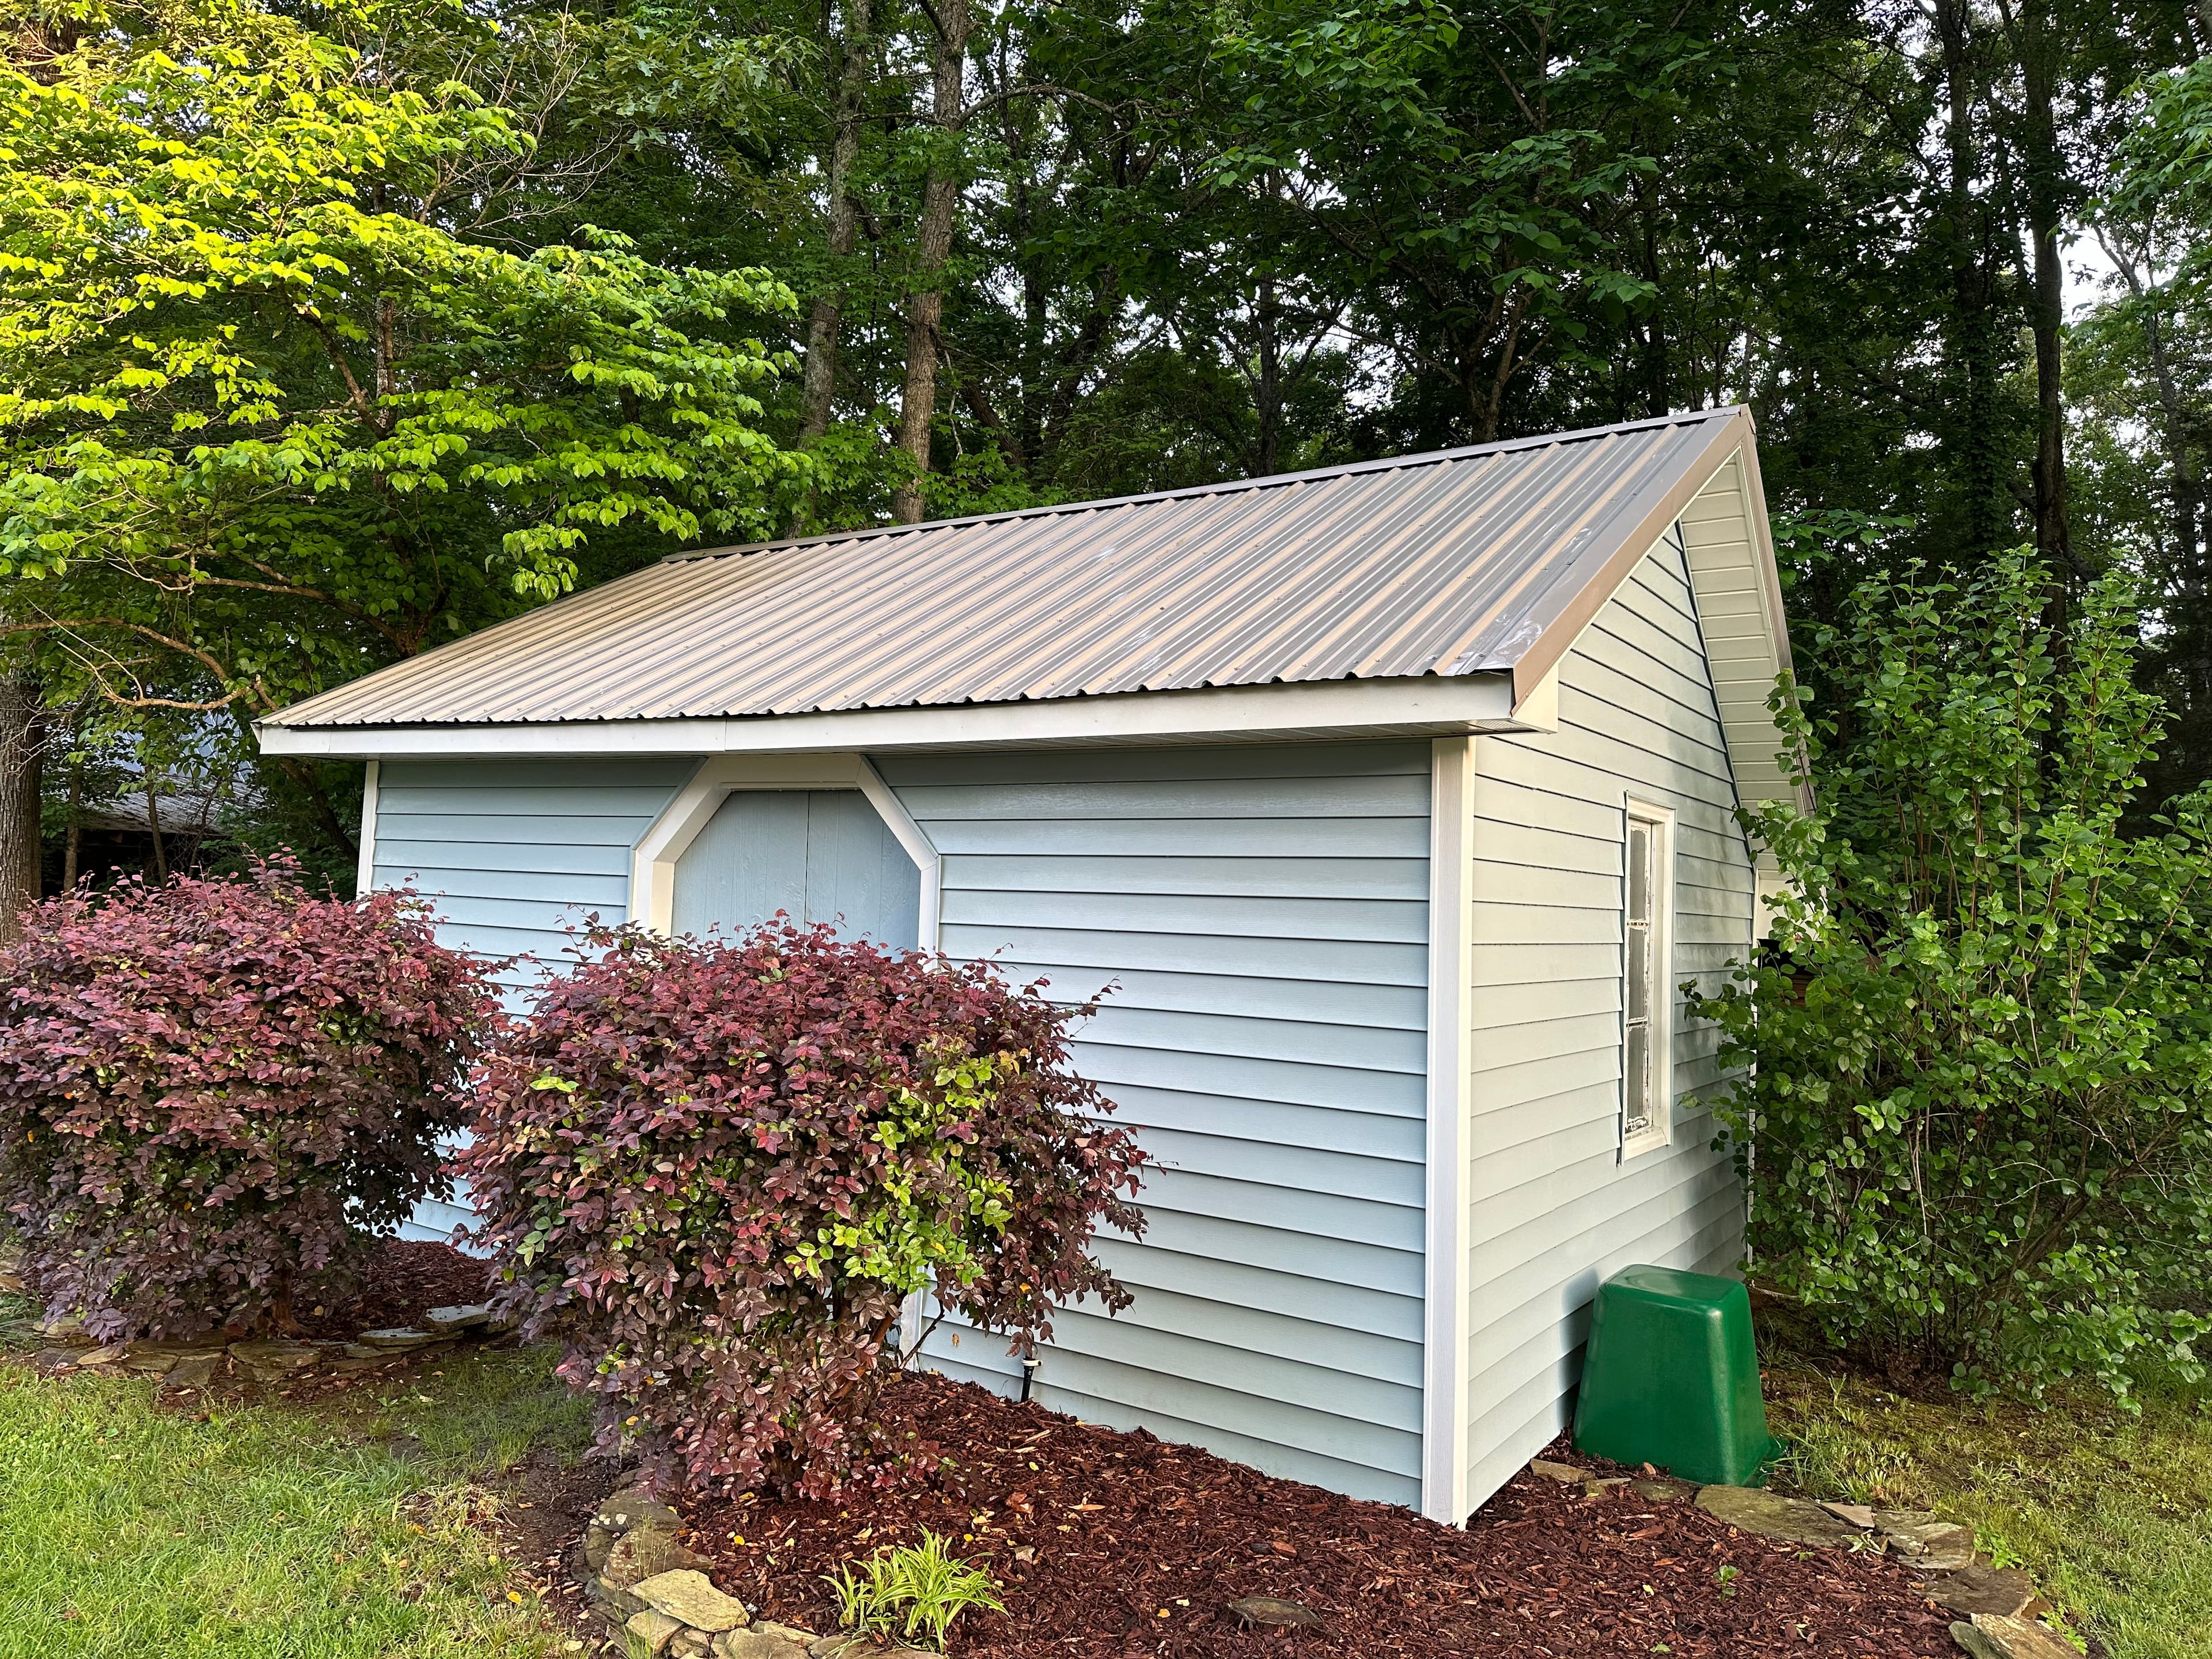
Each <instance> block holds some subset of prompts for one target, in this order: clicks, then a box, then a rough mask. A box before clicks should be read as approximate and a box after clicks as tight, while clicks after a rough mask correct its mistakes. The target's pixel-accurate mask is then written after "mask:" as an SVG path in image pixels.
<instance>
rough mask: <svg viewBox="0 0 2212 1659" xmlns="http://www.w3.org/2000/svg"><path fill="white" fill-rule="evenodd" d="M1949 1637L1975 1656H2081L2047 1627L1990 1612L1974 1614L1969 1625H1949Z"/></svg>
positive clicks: (1988, 1658)
mask: <svg viewBox="0 0 2212 1659" xmlns="http://www.w3.org/2000/svg"><path fill="white" fill-rule="evenodd" d="M1962 1631H1963V1632H1966V1634H1965V1635H1963V1636H1962V1635H1961V1634H1960V1632H1962ZM1951 1639H1952V1640H1953V1641H1954V1642H1956V1643H1958V1644H1959V1645H1960V1647H1962V1648H1966V1651H1967V1652H1969V1653H1972V1654H1975V1656H1976V1659H2081V1655H2080V1654H2079V1653H2078V1652H2076V1651H2075V1649H2074V1647H2073V1644H2070V1643H2069V1642H2068V1641H2067V1640H2066V1639H2065V1638H2063V1637H2062V1636H2060V1635H2059V1634H2058V1633H2057V1632H2055V1631H2053V1630H2051V1629H2050V1628H2049V1627H2048V1626H2043V1625H2039V1624H2037V1623H2036V1622H2035V1621H2034V1620H2032V1619H2007V1618H2005V1617H2003V1616H2002V1614H1999V1613H1976V1614H1975V1615H1974V1618H1973V1622H1972V1624H1960V1625H1954V1626H1951ZM1970 1640H1972V1641H1978V1642H1980V1643H1981V1644H1983V1647H1982V1649H1981V1650H1979V1651H1978V1650H1976V1649H1975V1648H1973V1647H1972V1646H1969V1645H1968V1643H1969V1641H1970Z"/></svg>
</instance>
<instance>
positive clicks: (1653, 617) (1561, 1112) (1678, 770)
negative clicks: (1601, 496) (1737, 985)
mask: <svg viewBox="0 0 2212 1659" xmlns="http://www.w3.org/2000/svg"><path fill="white" fill-rule="evenodd" d="M1559 717H1560V725H1559V731H1558V732H1553V733H1545V734H1536V735H1529V736H1515V737H1484V738H1477V739H1476V740H1475V805H1474V812H1475V822H1474V834H1473V860H1474V863H1473V868H1472V871H1471V872H1470V874H1471V883H1472V893H1471V905H1472V914H1471V918H1470V921H1471V927H1472V935H1473V941H1474V942H1473V946H1472V954H1473V960H1474V1030H1473V1032H1472V1034H1471V1037H1472V1041H1471V1044H1470V1048H1471V1060H1470V1065H1471V1066H1472V1070H1473V1078H1472V1082H1473V1090H1474V1121H1473V1141H1472V1146H1471V1148H1470V1163H1469V1170H1468V1174H1469V1181H1470V1194H1469V1213H1470V1216H1471V1219H1472V1233H1471V1237H1470V1238H1469V1241H1468V1251H1469V1254H1468V1272H1469V1285H1468V1296H1469V1346H1468V1366H1469V1375H1470V1377H1471V1387H1470V1390H1469V1393H1470V1396H1471V1402H1470V1408H1471V1417H1472V1422H1471V1425H1470V1435H1469V1458H1470V1468H1469V1480H1470V1492H1471V1497H1472V1499H1473V1501H1474V1502H1475V1503H1478V1504H1479V1503H1480V1502H1481V1501H1482V1500H1483V1499H1484V1498H1487V1497H1488V1496H1489V1495H1490V1493H1492V1492H1494V1491H1496V1490H1497V1488H1498V1486H1500V1485H1502V1484H1503V1483H1504V1480H1506V1479H1507V1478H1509V1477H1510V1475H1511V1474H1512V1473H1513V1471H1514V1470H1516V1468H1519V1467H1520V1466H1521V1465H1522V1463H1523V1462H1525V1461H1526V1460H1527V1459H1528V1457H1529V1456H1530V1455H1532V1454H1533V1453H1534V1452H1535V1451H1536V1450H1538V1449H1540V1448H1541V1447H1542V1446H1543V1445H1544V1444H1545V1443H1546V1442H1547V1441H1548V1440H1550V1439H1551V1437H1553V1435H1554V1434H1556V1433H1557V1432H1558V1431H1559V1430H1560V1428H1562V1427H1563V1426H1564V1425H1565V1423H1566V1421H1567V1419H1568V1414H1569V1413H1570V1411H1571V1406H1572V1393H1573V1389H1574V1386H1575V1383H1576V1382H1577V1378H1578V1377H1579V1376H1580V1372H1581V1364H1582V1345H1583V1339H1584V1336H1585V1335H1586V1334H1587V1331H1588V1324H1589V1303H1590V1298H1591V1297H1592V1295H1593V1293H1594V1292H1595V1290H1596V1287H1597V1285H1599V1283H1600V1282H1601V1281H1602V1280H1603V1279H1605V1278H1606V1277H1607V1275H1609V1274H1611V1273H1614V1272H1616V1271H1617V1270H1618V1269H1620V1268H1621V1267H1626V1266H1628V1265H1630V1264H1631V1263H1635V1262H1654V1263H1658V1264H1660V1265H1662V1266H1668V1267H1689V1268H1694V1269H1699V1270H1702V1271H1705V1272H1721V1271H1724V1270H1726V1269H1728V1268H1729V1267H1732V1266H1734V1265H1735V1261H1736V1260H1737V1256H1738V1254H1739V1251H1740V1249H1741V1237H1742V1212H1741V1194H1740V1192H1739V1190H1738V1188H1737V1183H1736V1182H1735V1177H1734V1175H1733V1173H1732V1171H1731V1170H1730V1168H1729V1164H1728V1162H1727V1160H1726V1158H1724V1157H1723V1155H1721V1154H1718V1153H1716V1152H1713V1151H1712V1150H1711V1142H1712V1139H1713V1135H1714V1122H1713V1118H1712V1113H1711V1105H1710V1103H1709V1098H1708V1097H1710V1095H1711V1093H1712V1091H1713V1090H1714V1089H1715V1087H1716V1086H1717V1084H1718V1083H1719V1082H1720V1073H1719V1071H1718V1068H1717V1066H1716V1064H1715V1060H1714V1053H1715V1048H1716V1046H1717V1045H1716V1041H1715V1036H1714V1033H1713V1032H1712V1030H1711V1029H1710V1028H1709V1027H1701V1026H1699V1025H1696V1024H1692V1022H1691V1021H1690V1020H1689V1018H1688V1017H1687V1014H1686V1012H1684V1009H1683V1005H1682V1003H1681V1000H1680V997H1679V995H1677V996H1675V997H1674V1094H1675V1101H1674V1115H1673V1124H1674V1133H1673V1139H1672V1141H1671V1143H1670V1144H1669V1145H1668V1146H1667V1147H1666V1148H1665V1149H1664V1150H1662V1151H1654V1152H1644V1153H1643V1154H1641V1155H1639V1156H1638V1157H1635V1158H1629V1159H1627V1160H1626V1161H1624V1160H1623V1159H1622V1158H1621V1156H1620V1041H1621V1038H1620V1031H1621V1025H1620V1020H1621V982H1620V975H1621V963H1622V957H1621V941H1622V930H1623V921H1622V913H1621V903H1622V895H1621V871H1622V869H1623V867H1624V866H1623V848H1622V836H1623V818H1624V803H1625V801H1626V798H1627V797H1628V796H1630V795H1634V796H1635V797H1636V798H1638V799H1642V800H1647V801H1650V802H1653V803H1655V804H1657V805H1666V806H1671V807H1673V808H1674V811H1675V812H1676V813H1677V814H1678V817H1677V823H1676V829H1675V858H1674V899H1675V904H1674V948H1673V953H1672V954H1673V960H1672V963H1671V971H1670V972H1669V974H1668V978H1667V983H1668V987H1670V988H1671V987H1678V986H1680V984H1681V983H1682V981H1685V980H1692V979H1694V980H1697V981H1699V982H1700V983H1701V984H1703V985H1704V986H1705V987H1707V988H1713V987H1717V985H1718V984H1719V983H1720V982H1721V981H1722V980H1723V978H1724V977H1725V973H1726V966H1727V963H1729V960H1730V958H1732V957H1736V958H1741V957H1744V956H1746V955H1747V953H1748V951H1750V949H1751V945H1752V931H1753V921H1752V918H1753V867H1752V860H1751V856H1750V853H1749V850H1748V848H1747V846H1746V844H1745V842H1744V839H1743V836H1742V834H1741V831H1740V830H1738V829H1737V828H1736V826H1735V823H1734V821H1733V819H1732V817H1731V813H1732V811H1733V809H1734V807H1735V785H1734V782H1733V773H1732V770H1731V767H1730V762H1729V754H1728V750H1727V748H1726V745H1725V744H1724V742H1723V733H1722V730H1721V725H1720V720H1719V714H1718V710H1717V706H1716V703H1715V700H1714V696H1713V689H1712V681H1711V673H1710V671H1709V668H1708V665H1707V661H1706V658H1705V647H1704V643H1703V641H1702V640H1701V638H1700V636H1699V626H1698V617H1697V606H1696V601H1695V599H1694V597H1693V595H1692V589H1691V586H1690V582H1689V579H1688V572H1687V570H1686V568H1685V564H1684V561H1683V556H1682V552H1681V550H1680V548H1679V547H1678V546H1677V545H1675V544H1674V542H1673V541H1672V540H1671V539H1669V540H1668V541H1664V542H1662V544H1660V545H1659V546H1658V547H1657V548H1656V549H1655V550H1653V552H1652V553H1651V555H1650V556H1649V557H1648V558H1646V559H1645V560H1644V562H1643V563H1642V564H1641V565H1639V566H1638V568H1637V570H1636V571H1635V573H1634V574H1632V577H1631V578H1630V579H1629V580H1628V581H1627V582H1626V584H1625V585H1624V586H1622V588H1621V589H1620V592H1618V593H1617V594H1616V595H1615V596H1614V597H1613V599H1611V600H1610V601H1608V602H1607V605H1606V606H1605V607H1604V608H1603V609H1602V610H1601V611H1600V612H1599V613H1598V615H1597V617H1595V619H1594V620H1593V622H1592V623H1591V624H1590V626H1589V629H1587V630H1586V631H1585V633H1584V634H1583V637H1582V639H1581V640H1580V641H1578V642H1577V646H1576V647H1575V649H1574V650H1573V652H1571V653H1570V654H1569V655H1568V657H1567V658H1566V659H1565V661H1563V662H1562V664H1561V665H1560V668H1559Z"/></svg>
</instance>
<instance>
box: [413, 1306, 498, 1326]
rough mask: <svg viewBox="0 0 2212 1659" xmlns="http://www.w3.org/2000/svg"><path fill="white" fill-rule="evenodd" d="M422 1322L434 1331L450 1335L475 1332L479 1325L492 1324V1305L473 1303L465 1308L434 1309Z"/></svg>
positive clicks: (423, 1317) (425, 1315) (424, 1316)
mask: <svg viewBox="0 0 2212 1659" xmlns="http://www.w3.org/2000/svg"><path fill="white" fill-rule="evenodd" d="M422 1322H423V1323H424V1324H425V1325H428V1327H429V1328H431V1329H432V1330H434V1331H439V1332H444V1333H448V1334H450V1333H452V1332H454V1331H468V1330H474V1329H475V1328H477V1326H479V1325H489V1323H491V1304H489V1302H472V1303H470V1304H468V1305H466V1306H465V1307H459V1308H433V1309H431V1310H430V1311H429V1312H428V1313H426V1314H424V1315H423V1316H422Z"/></svg>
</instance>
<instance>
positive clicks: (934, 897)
mask: <svg viewBox="0 0 2212 1659" xmlns="http://www.w3.org/2000/svg"><path fill="white" fill-rule="evenodd" d="M739 789H857V790H859V791H860V793H862V794H863V795H865V796H866V797H867V800H868V805H871V806H872V807H874V808H875V809H876V813H877V816H878V817H881V818H882V819H883V821H884V824H885V825H886V826H888V827H889V829H890V832H891V834H892V835H893V836H896V838H897V840H898V844H899V845H900V846H901V847H902V848H904V849H905V851H906V855H907V856H908V858H910V859H912V860H914V863H915V869H917V870H918V871H920V872H921V915H920V916H919V917H918V918H917V920H916V922H915V941H916V942H917V943H918V944H919V945H921V948H922V949H923V950H925V951H934V950H935V949H937V940H938V928H939V890H940V888H941V886H942V881H943V870H944V860H942V859H940V858H939V856H938V852H937V848H936V847H935V845H934V844H933V842H931V841H930V839H929V837H928V836H927V835H925V834H924V833H923V832H922V828H921V825H920V824H918V823H915V821H914V818H913V817H912V816H911V815H910V814H909V813H908V811H907V810H906V807H905V805H904V804H903V803H902V802H901V801H900V799H899V798H898V797H897V796H896V795H895V794H893V793H891V790H890V786H889V785H888V784H886V783H885V782H884V781H883V779H882V778H881V777H879V776H878V775H877V773H876V769H875V768H874V767H872V766H871V765H869V764H868V763H867V761H866V758H865V757H861V756H860V755H818V754H817V755H769V756H757V755H714V756H710V757H708V758H707V759H706V760H704V761H702V763H700V765H699V769H698V770H697V771H696V772H694V773H693V774H692V775H691V781H690V782H689V783H686V784H685V785H684V787H683V788H682V789H680V790H678V792H677V794H676V799H674V800H671V802H669V803H668V805H666V806H665V807H664V808H662V809H661V813H660V816H659V817H657V818H655V819H654V820H653V825H652V827H651V828H650V829H647V831H646V832H645V834H644V835H642V836H640V837H638V842H637V845H636V847H635V848H633V849H632V850H631V853H630V864H629V917H630V920H631V921H637V922H642V923H643V924H644V925H645V926H646V927H649V928H651V929H652V930H653V932H654V933H668V932H670V931H671V929H672V928H673V927H674V926H675V920H676V866H677V863H678V860H680V859H682V858H683V856H684V852H685V850H686V849H687V848H690V845H691V843H692V842H695V841H696V840H697V839H698V838H699V836H700V833H701V832H702V830H704V829H706V827H707V826H708V823H712V822H713V820H714V814H715V813H716V812H718V811H720V810H721V805H722V802H723V801H724V800H725V799H727V798H728V797H729V796H730V795H731V794H732V793H734V792H735V791H737V790H739Z"/></svg>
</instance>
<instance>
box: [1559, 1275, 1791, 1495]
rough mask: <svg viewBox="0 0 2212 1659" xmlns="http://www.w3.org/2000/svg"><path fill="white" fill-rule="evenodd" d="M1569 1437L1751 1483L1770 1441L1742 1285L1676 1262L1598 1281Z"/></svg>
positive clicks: (1583, 1446) (1702, 1480)
mask: <svg viewBox="0 0 2212 1659" xmlns="http://www.w3.org/2000/svg"><path fill="white" fill-rule="evenodd" d="M1575 1446H1576V1449H1577V1450H1580V1451H1586V1452H1588V1453H1589V1454H1590V1455H1592V1456H1595V1457H1610V1458H1612V1459H1613V1461H1614V1462H1618V1463H1650V1464H1652V1465H1654V1466H1655V1467H1656V1468H1662V1469H1668V1470H1671V1471H1673V1472H1674V1474H1676V1475H1678V1476H1680V1478H1681V1479H1683V1480H1695V1481H1697V1482H1699V1484H1700V1485H1703V1486H1751V1485H1753V1484H1754V1483H1755V1482H1756V1481H1757V1480H1758V1479H1759V1468H1760V1467H1761V1466H1762V1465H1763V1464H1765V1462H1766V1461H1767V1460H1768V1459H1769V1458H1770V1457H1771V1456H1772V1455H1773V1454H1774V1450H1775V1445H1774V1442H1773V1441H1772V1440H1771V1439H1770V1438H1769V1437H1768V1436H1767V1432H1766V1402H1765V1401H1764V1400H1762V1399H1761V1398H1760V1397H1759V1350H1758V1347H1757V1346H1756V1345H1755V1344H1754V1343H1753V1340H1752V1335H1751V1297H1749V1295H1747V1293H1746V1292H1745V1291H1744V1288H1743V1286H1742V1285H1741V1284H1739V1283H1737V1282H1736V1281H1735V1279H1716V1278H1714V1277H1713V1276H1712V1275H1711V1274H1710V1273H1682V1272H1680V1271H1678V1270H1677V1269H1675V1268H1673V1267H1624V1268H1622V1269H1621V1270H1620V1272H1619V1273H1615V1274H1614V1275H1613V1277H1612V1278H1611V1279H1607V1280H1606V1281H1605V1283H1604V1284H1602V1285H1599V1286H1598V1291H1597V1301H1596V1303H1595V1305H1594V1306H1593V1307H1592V1308H1591V1310H1590V1334H1589V1349H1588V1350H1587V1352H1586V1354H1585V1357H1584V1358H1583V1386H1582V1397H1581V1399H1580V1400H1579V1401H1577V1404H1576V1407H1575Z"/></svg>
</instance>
